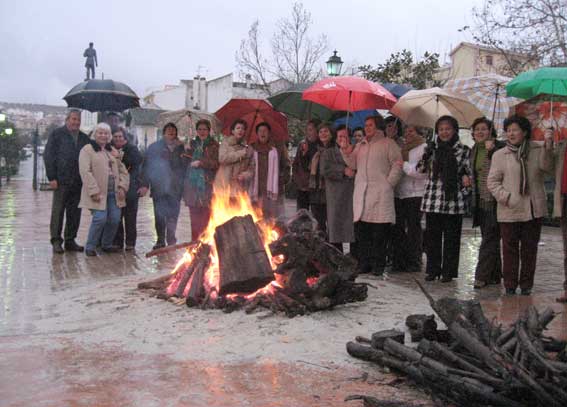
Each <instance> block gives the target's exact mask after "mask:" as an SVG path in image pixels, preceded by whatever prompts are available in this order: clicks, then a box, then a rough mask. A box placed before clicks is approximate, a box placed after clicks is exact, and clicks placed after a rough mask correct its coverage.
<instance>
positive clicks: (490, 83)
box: [444, 73, 521, 129]
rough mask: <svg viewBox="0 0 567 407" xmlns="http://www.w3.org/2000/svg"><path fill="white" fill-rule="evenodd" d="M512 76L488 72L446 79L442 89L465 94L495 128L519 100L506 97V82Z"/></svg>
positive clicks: (498, 127)
mask: <svg viewBox="0 0 567 407" xmlns="http://www.w3.org/2000/svg"><path fill="white" fill-rule="evenodd" d="M511 80H512V78H508V77H506V76H502V75H497V74H494V73H489V74H486V75H481V76H473V77H470V78H459V79H453V80H450V81H448V82H447V83H446V84H445V86H444V89H447V90H448V91H450V92H454V93H459V94H461V95H463V96H466V97H467V98H468V99H469V100H470V102H471V103H473V104H474V105H475V106H476V107H478V109H479V110H480V111H481V112H482V113H484V116H486V117H488V118H489V119H491V120H492V121H493V122H494V126H495V127H496V128H497V129H501V128H502V122H503V121H504V119H505V118H506V117H508V115H509V113H510V108H511V107H512V106H514V105H516V104H518V103H520V102H521V99H517V98H514V97H508V95H507V94H506V84H507V83H508V82H510V81H511Z"/></svg>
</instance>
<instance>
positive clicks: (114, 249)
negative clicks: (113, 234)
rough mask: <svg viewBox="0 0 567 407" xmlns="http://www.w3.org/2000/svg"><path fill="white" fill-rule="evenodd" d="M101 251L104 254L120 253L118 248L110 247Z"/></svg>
mask: <svg viewBox="0 0 567 407" xmlns="http://www.w3.org/2000/svg"><path fill="white" fill-rule="evenodd" d="M102 251H103V252H105V253H119V252H121V251H122V249H121V248H120V247H116V246H110V247H103V248H102Z"/></svg>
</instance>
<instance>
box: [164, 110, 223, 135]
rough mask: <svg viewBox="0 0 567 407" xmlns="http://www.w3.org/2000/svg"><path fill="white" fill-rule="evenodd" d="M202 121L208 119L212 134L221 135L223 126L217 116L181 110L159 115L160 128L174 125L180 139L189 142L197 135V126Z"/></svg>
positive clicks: (197, 111)
mask: <svg viewBox="0 0 567 407" xmlns="http://www.w3.org/2000/svg"><path fill="white" fill-rule="evenodd" d="M201 119H206V120H208V121H210V122H211V134H220V131H221V129H222V126H221V125H220V122H219V121H218V119H217V118H216V117H215V115H213V114H211V113H205V112H201V111H200V110H193V109H181V110H174V111H171V112H164V113H162V114H160V115H159V117H158V123H157V125H158V127H163V126H165V125H166V123H169V122H171V123H174V124H175V125H176V126H177V131H178V132H179V138H181V139H182V140H183V139H185V141H187V140H189V139H192V138H194V137H195V136H196V135H197V132H196V130H195V124H196V123H197V121H199V120H201Z"/></svg>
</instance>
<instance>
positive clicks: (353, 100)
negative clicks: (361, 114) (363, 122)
mask: <svg viewBox="0 0 567 407" xmlns="http://www.w3.org/2000/svg"><path fill="white" fill-rule="evenodd" d="M303 100H308V101H311V102H314V103H318V104H320V105H323V106H325V107H328V108H329V109H332V110H344V111H347V112H356V111H359V110H368V109H390V108H391V107H392V106H394V104H395V103H396V101H397V99H396V97H395V96H394V95H392V94H391V93H390V92H388V91H387V90H386V89H385V88H384V87H382V86H381V85H379V84H377V83H374V82H370V81H368V80H366V79H364V78H361V77H358V76H335V77H328V78H325V79H322V80H320V81H319V82H316V83H315V84H314V85H313V86H311V87H310V88H308V89H306V90H305V91H304V92H303Z"/></svg>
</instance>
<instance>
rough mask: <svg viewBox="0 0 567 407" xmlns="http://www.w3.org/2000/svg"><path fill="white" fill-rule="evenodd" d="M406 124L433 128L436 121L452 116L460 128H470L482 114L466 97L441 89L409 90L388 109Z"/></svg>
mask: <svg viewBox="0 0 567 407" xmlns="http://www.w3.org/2000/svg"><path fill="white" fill-rule="evenodd" d="M390 112H391V113H392V114H393V115H395V116H397V117H399V118H400V119H401V120H402V121H403V122H405V123H406V124H412V125H415V126H423V127H430V128H433V127H434V126H435V122H436V121H437V119H438V118H439V117H441V116H444V115H450V116H453V117H454V118H455V119H457V121H458V122H459V126H460V127H470V126H471V125H472V123H473V121H474V120H475V119H476V118H477V117H482V116H484V114H483V113H482V112H481V111H480V110H479V109H478V108H477V107H476V106H475V105H473V104H472V103H471V102H470V101H469V100H468V99H467V97H466V96H462V95H459V94H456V93H452V92H449V91H448V90H445V89H441V88H430V89H423V90H410V91H409V92H408V93H406V94H405V95H403V96H402V97H401V98H400V99H399V100H398V102H397V103H396V104H395V105H394V107H392V109H390Z"/></svg>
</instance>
